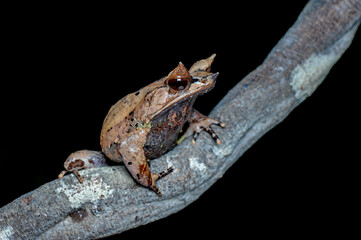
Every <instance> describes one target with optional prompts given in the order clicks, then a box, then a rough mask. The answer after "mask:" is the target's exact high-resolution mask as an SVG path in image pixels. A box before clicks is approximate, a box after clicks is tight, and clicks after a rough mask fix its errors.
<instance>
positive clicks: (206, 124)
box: [185, 117, 226, 145]
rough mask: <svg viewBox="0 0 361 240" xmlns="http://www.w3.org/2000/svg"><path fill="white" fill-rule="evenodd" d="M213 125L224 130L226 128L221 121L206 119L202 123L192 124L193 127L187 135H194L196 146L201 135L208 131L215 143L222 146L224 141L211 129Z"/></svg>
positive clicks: (195, 122)
mask: <svg viewBox="0 0 361 240" xmlns="http://www.w3.org/2000/svg"><path fill="white" fill-rule="evenodd" d="M213 124H214V125H218V126H220V127H222V128H224V127H226V124H225V123H223V122H221V121H218V120H216V119H213V118H209V117H205V118H203V119H202V120H201V121H194V122H192V123H191V126H190V127H189V129H188V131H187V133H186V134H185V135H191V134H193V139H192V144H195V143H196V140H197V138H198V136H199V134H200V133H201V132H202V131H206V132H207V133H208V134H209V135H211V137H212V138H213V139H214V141H215V142H216V143H217V144H218V145H221V144H222V141H221V140H220V139H219V137H218V136H217V134H216V133H215V132H214V130H213V129H212V127H211V125H213Z"/></svg>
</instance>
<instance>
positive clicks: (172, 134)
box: [100, 54, 225, 195]
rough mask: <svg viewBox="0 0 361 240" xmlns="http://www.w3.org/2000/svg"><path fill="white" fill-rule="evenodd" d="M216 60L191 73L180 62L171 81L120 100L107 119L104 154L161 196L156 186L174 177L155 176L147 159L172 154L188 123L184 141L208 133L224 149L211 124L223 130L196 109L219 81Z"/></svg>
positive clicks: (102, 139) (202, 62)
mask: <svg viewBox="0 0 361 240" xmlns="http://www.w3.org/2000/svg"><path fill="white" fill-rule="evenodd" d="M214 57H215V54H213V55H212V56H211V57H209V58H207V59H204V60H200V61H198V62H196V63H195V64H193V66H192V67H191V68H190V70H189V72H188V70H187V69H186V68H185V67H184V65H183V64H182V63H179V65H178V66H177V67H176V68H175V69H174V70H173V71H171V72H170V73H169V74H168V76H167V77H164V78H162V79H160V80H158V81H155V82H154V83H152V84H150V85H148V86H146V87H144V88H142V89H140V90H139V91H137V92H135V93H131V94H128V95H127V96H126V97H124V98H123V99H121V100H119V101H118V102H117V103H116V104H115V105H113V106H112V108H111V109H110V110H109V113H108V115H107V116H106V118H105V120H104V123H103V128H102V131H101V136H100V145H101V147H102V151H103V152H104V154H105V155H106V156H107V157H108V158H109V159H111V160H113V161H116V162H123V163H124V164H125V166H126V167H127V169H128V170H129V172H130V173H131V175H132V176H133V178H134V179H136V180H137V182H138V183H140V184H141V185H143V186H145V187H149V188H151V189H152V190H154V191H155V192H156V193H157V194H158V195H161V192H160V191H159V189H158V188H157V186H156V181H157V180H158V179H160V178H161V177H163V176H165V175H167V174H168V173H170V172H171V171H172V167H170V168H168V169H167V170H165V171H163V172H161V173H152V172H151V171H150V166H149V164H148V161H147V160H148V159H153V158H157V157H159V156H161V155H162V154H164V153H165V152H167V151H168V150H169V149H171V148H172V147H173V146H174V144H175V142H176V140H177V137H178V134H179V132H180V131H181V130H182V128H183V125H184V124H185V123H186V122H187V121H188V122H190V127H189V130H187V132H186V134H185V135H186V136H189V135H192V134H193V136H194V141H195V138H196V136H197V135H198V134H199V132H200V131H202V130H206V131H207V132H208V133H210V134H211V135H212V137H213V138H214V139H215V140H216V141H217V143H218V144H220V140H219V139H218V137H217V135H216V134H215V133H214V132H213V130H212V129H211V128H210V125H211V124H217V125H220V126H222V127H224V126H225V125H224V124H223V123H221V122H219V121H217V120H214V119H210V118H208V117H206V116H204V115H202V114H200V113H199V112H197V111H195V110H193V103H194V101H195V99H196V97H197V96H198V95H201V94H203V93H205V92H208V91H209V90H211V89H212V88H213V87H214V84H215V81H216V78H217V76H218V73H216V74H213V73H210V66H211V64H212V62H213V60H214ZM197 119H200V121H199V122H198V121H197ZM194 141H193V142H194Z"/></svg>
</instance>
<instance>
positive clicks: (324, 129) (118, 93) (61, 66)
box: [0, 1, 361, 239]
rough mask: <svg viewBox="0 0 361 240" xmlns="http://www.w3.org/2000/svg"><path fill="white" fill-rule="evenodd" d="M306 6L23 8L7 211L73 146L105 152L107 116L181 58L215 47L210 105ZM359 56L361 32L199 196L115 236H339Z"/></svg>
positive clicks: (13, 59) (6, 100)
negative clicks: (304, 95) (318, 81)
mask: <svg viewBox="0 0 361 240" xmlns="http://www.w3.org/2000/svg"><path fill="white" fill-rule="evenodd" d="M306 2H307V1H282V2H280V1H279V2H274V1H263V2H262V1H261V2H259V1H255V2H254V3H249V1H248V2H247V3H243V2H242V3H240V4H241V5H240V6H239V3H237V2H234V4H226V3H221V4H220V3H211V2H209V3H207V4H206V3H205V4H204V5H197V6H194V5H192V4H186V3H179V4H178V5H177V6H170V5H169V6H168V5H165V6H164V4H163V5H159V6H155V5H149V6H146V5H144V4H143V5H141V6H123V7H115V6H101V7H99V8H98V6H95V5H93V6H82V7H76V8H73V7H72V6H65V7H64V6H62V7H64V11H60V10H59V9H58V8H49V9H47V11H35V12H27V11H26V6H23V9H22V11H24V13H25V12H26V14H25V15H24V16H22V14H18V15H15V16H13V17H12V18H9V19H8V22H7V23H6V24H7V26H8V29H7V31H8V34H6V37H5V38H6V40H7V44H6V45H5V46H4V49H5V50H6V52H8V53H9V54H7V55H6V57H5V58H6V59H5V60H6V64H5V65H4V67H5V71H4V75H3V85H2V98H3V100H2V109H3V111H2V119H4V120H5V124H4V125H3V130H4V131H3V133H4V134H2V136H3V147H2V153H3V157H2V160H1V170H2V171H1V175H0V176H1V179H0V180H1V188H2V194H1V198H0V201H1V204H0V206H3V205H5V204H7V203H9V202H11V201H12V200H14V199H16V198H17V197H19V196H21V195H22V194H25V193H26V192H29V191H31V190H34V189H36V188H37V187H39V186H41V185H42V184H45V183H46V182H49V181H52V180H54V179H55V178H56V177H57V175H58V174H59V172H60V171H61V170H62V168H63V162H64V160H65V159H66V157H67V156H68V155H69V154H70V153H71V152H74V151H76V150H80V149H93V150H100V147H99V133H100V130H101V125H102V121H103V119H104V117H105V115H106V114H107V112H108V110H109V108H110V106H111V105H112V104H114V103H115V102H116V101H117V100H119V99H120V98H122V97H123V96H125V95H126V94H127V93H130V92H133V91H136V90H138V89H139V88H141V87H143V86H145V85H147V84H149V83H151V82H152V81H154V80H157V79H159V78H161V77H163V76H165V75H166V74H168V72H169V71H171V70H172V69H173V68H174V67H176V66H177V64H178V62H179V61H182V62H183V63H184V64H185V66H187V67H188V68H189V67H190V66H191V65H192V64H193V63H194V62H195V61H197V60H199V59H202V58H206V57H208V56H210V55H211V54H212V53H216V54H217V57H216V60H215V62H214V65H213V66H212V70H213V72H220V75H219V78H218V81H217V84H216V87H215V88H214V89H213V90H212V91H211V92H209V93H208V94H206V95H204V96H202V97H200V98H198V100H197V102H196V104H195V108H197V109H198V110H199V111H201V112H202V113H205V114H207V113H209V111H211V109H212V108H213V107H214V106H215V105H216V103H217V102H218V101H219V100H221V98H222V96H224V95H225V94H226V93H227V92H228V91H229V90H230V89H231V88H232V87H233V86H234V85H235V84H236V83H237V82H238V81H240V80H241V79H242V78H244V77H245V76H246V75H247V74H248V73H249V72H251V71H253V70H254V69H255V68H256V67H257V66H258V65H260V64H261V63H262V61H263V60H264V58H265V57H266V56H267V54H268V53H269V52H270V51H271V49H272V48H273V47H274V46H275V44H276V43H277V42H278V40H279V39H280V38H281V37H282V36H283V35H284V34H285V33H286V31H287V29H288V28H289V27H290V26H292V24H293V23H294V22H295V20H296V19H297V16H298V15H299V13H300V12H301V11H302V9H303V7H304V6H305V4H306ZM32 7H34V6H32ZM60 7H61V6H59V8H60ZM140 7H141V9H139V8H140ZM35 8H36V7H35ZM359 56H360V33H358V34H357V35H356V37H355V39H354V42H353V44H352V45H351V47H350V48H349V49H348V50H347V51H346V53H345V54H344V55H343V57H342V58H341V59H340V60H339V61H338V62H337V63H336V65H335V66H334V67H333V69H332V70H331V72H330V74H329V75H328V77H327V78H326V79H325V81H324V83H322V85H321V86H320V87H319V88H318V89H317V90H316V91H315V93H314V94H313V95H312V96H311V97H310V98H308V99H307V100H305V101H304V103H302V104H301V105H300V106H299V107H297V108H296V109H295V110H294V111H293V112H292V113H291V114H290V115H289V117H288V118H286V120H284V121H283V122H282V123H281V124H279V125H278V126H277V127H275V128H274V129H273V130H271V131H270V132H269V133H267V134H266V135H265V136H264V137H263V138H262V139H261V140H259V141H258V142H257V143H256V144H255V145H254V146H253V147H252V148H251V149H249V150H248V151H247V152H246V153H245V154H244V155H243V156H242V157H241V158H240V159H239V160H238V161H237V162H236V163H235V164H234V165H233V166H232V167H231V168H230V169H229V170H228V171H227V172H226V174H225V175H224V176H223V178H221V179H220V180H218V182H216V183H215V184H214V186H212V187H211V188H210V189H209V190H208V191H207V192H206V193H205V194H203V195H202V196H201V197H200V199H199V200H197V201H196V202H194V203H192V204H191V205H190V206H188V207H187V208H186V209H184V210H182V211H181V212H179V213H177V214H173V215H171V216H169V217H167V218H165V219H162V220H159V221H157V222H154V223H151V224H148V225H146V226H142V227H138V228H136V229H132V230H129V231H127V232H124V233H122V234H121V235H120V236H113V237H111V238H109V239H117V238H120V237H121V238H122V239H130V238H133V237H134V236H137V237H143V236H145V237H150V238H151V239H152V236H153V237H154V238H156V237H157V238H161V237H170V236H177V237H189V236H191V235H193V236H203V237H205V238H206V237H210V236H214V234H222V235H223V236H225V237H232V236H239V235H241V236H242V235H245V234H251V235H252V236H261V235H264V234H265V235H267V236H298V235H303V236H308V235H309V234H311V232H312V231H316V234H319V235H321V234H323V233H324V232H329V233H335V232H342V231H343V230H342V231H341V228H340V225H342V223H343V222H344V219H347V217H346V215H345V214H347V213H350V212H351V213H352V211H353V208H352V204H351V203H352V201H353V200H354V194H355V192H357V191H359V188H356V189H355V188H354V187H353V186H354V185H353V184H354V182H355V178H356V176H355V175H354V171H353V170H354V169H355V166H354V165H355V162H356V160H357V159H359V156H358V155H357V153H358V149H359V146H358V145H359V143H360V141H359V133H360V132H359V128H358V124H359V123H360V121H359V120H360V117H359V113H358V112H359V107H357V106H359V88H358V87H357V86H356V83H357V82H359V81H360V79H361V78H360V60H359ZM357 59H358V60H357ZM4 153H5V154H4ZM336 226H338V227H336ZM352 227H353V225H352V222H350V224H349V228H352Z"/></svg>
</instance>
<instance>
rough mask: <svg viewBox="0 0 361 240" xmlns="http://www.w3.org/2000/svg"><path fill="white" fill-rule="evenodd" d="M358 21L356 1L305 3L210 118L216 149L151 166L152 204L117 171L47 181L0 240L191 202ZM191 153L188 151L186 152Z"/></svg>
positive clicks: (19, 206)
mask: <svg viewBox="0 0 361 240" xmlns="http://www.w3.org/2000/svg"><path fill="white" fill-rule="evenodd" d="M360 21H361V2H360V1H357V0H340V1H317V0H315V1H310V2H309V3H308V5H307V6H306V8H305V9H304V10H303V12H302V13H301V15H300V17H299V18H298V20H297V21H296V23H295V24H294V26H293V27H292V28H290V30H289V31H288V32H287V33H286V35H285V36H284V37H283V38H282V39H281V40H280V42H279V43H278V44H277V45H276V46H275V48H274V49H273V50H272V52H271V53H270V54H269V55H268V57H267V58H266V59H265V61H264V62H263V64H262V65H261V66H259V67H258V68H257V69H256V70H255V71H253V72H251V73H250V74H249V75H248V76H247V77H245V78H244V79H243V80H242V81H241V82H239V83H238V84H237V85H236V86H235V87H234V88H233V89H232V90H231V91H230V92H229V93H228V94H227V95H226V96H225V97H224V98H223V99H222V101H221V102H220V103H219V104H218V105H217V106H216V107H215V109H214V110H213V111H212V113H211V116H214V117H217V118H219V119H220V120H221V121H223V122H226V123H227V127H226V128H225V129H216V131H217V134H218V136H219V137H220V138H221V139H222V142H223V144H222V145H221V146H217V145H216V144H208V143H209V141H212V139H210V138H209V137H208V136H207V135H206V134H201V136H200V137H199V138H198V140H197V144H196V145H195V146H191V141H190V140H189V139H188V140H186V141H184V142H183V143H182V144H181V145H179V146H178V147H176V148H175V149H174V150H172V151H171V152H169V153H168V154H166V155H164V156H162V157H160V158H159V159H156V160H153V161H152V170H153V171H155V172H157V171H160V170H162V169H166V168H167V167H169V166H173V167H174V169H175V171H174V172H173V173H172V174H170V175H169V176H167V177H165V178H164V179H162V180H160V181H159V182H158V185H159V188H160V189H161V190H162V193H163V196H162V197H159V196H157V195H156V194H154V192H152V191H150V190H149V189H147V188H144V187H141V186H139V185H137V184H136V183H135V181H134V180H133V179H131V177H130V175H129V174H128V172H127V171H126V169H125V168H124V167H123V166H115V167H104V168H98V169H89V170H85V171H82V175H83V176H85V177H86V180H85V181H84V183H83V184H79V183H78V182H77V179H76V178H75V177H74V176H73V175H68V176H65V177H64V178H63V179H62V180H58V179H57V180H54V181H52V182H49V183H47V184H45V185H43V186H41V187H39V188H38V189H36V190H34V191H32V192H29V193H27V194H25V195H23V196H21V197H19V198H18V199H16V200H14V201H13V202H11V203H9V204H8V205H6V206H4V207H3V208H1V210H0V239H34V238H37V239H58V238H61V239H74V238H81V239H93V238H100V237H105V236H109V235H112V234H116V233H120V232H123V231H125V230H127V229H131V228H135V227H137V226H139V225H143V224H147V223H149V222H152V221H155V220H157V219H160V218H164V217H166V216H168V215H170V214H172V213H175V212H177V211H179V210H181V209H183V208H184V207H186V206H187V205H188V204H190V203H191V202H193V201H194V200H196V199H197V198H198V197H199V196H200V195H201V194H202V193H203V192H205V191H206V190H207V189H208V188H209V187H210V186H211V185H212V184H213V183H214V182H215V181H216V180H217V179H219V178H220V177H221V176H222V175H223V174H224V173H225V171H226V170H227V169H228V168H229V167H230V166H231V165H232V164H233V163H234V162H235V161H236V160H237V159H238V158H239V157H240V156H241V155H242V154H243V153H244V152H245V151H246V150H247V149H248V148H249V147H250V146H252V144H253V143H255V142H256V141H257V140H258V139H259V138H260V137H261V136H262V135H263V134H265V133H266V132H267V131H268V130H270V129H271V128H272V127H274V126H275V125H276V124H278V123H279V122H281V121H282V120H283V119H284V118H285V117H286V116H287V115H288V114H289V113H290V112H291V111H292V110H293V109H294V108H295V107H296V106H297V105H298V104H300V103H301V102H302V101H303V100H304V99H305V98H306V97H308V96H310V95H311V94H312V93H313V91H314V90H315V89H316V88H317V86H318V85H319V84H320V83H321V82H322V81H323V79H324V78H325V77H326V75H327V74H328V72H329V70H330V69H331V67H332V66H333V65H334V64H335V63H336V61H337V60H338V59H339V58H340V57H341V55H342V54H343V52H344V51H345V50H346V49H347V48H348V46H349V45H350V44H351V41H352V39H353V36H354V34H355V32H356V30H357V28H358V26H359V24H360ZM191 148H192V150H191V151H190V150H189V149H191Z"/></svg>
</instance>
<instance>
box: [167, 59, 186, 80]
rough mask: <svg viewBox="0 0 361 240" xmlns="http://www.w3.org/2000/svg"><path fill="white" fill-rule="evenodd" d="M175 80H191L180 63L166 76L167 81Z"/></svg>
mask: <svg viewBox="0 0 361 240" xmlns="http://www.w3.org/2000/svg"><path fill="white" fill-rule="evenodd" d="M177 78H183V79H191V78H192V77H191V75H190V74H189V72H188V70H187V68H186V67H185V66H184V65H183V63H182V62H179V64H178V66H177V67H176V68H175V69H173V71H171V72H170V73H169V74H168V77H167V80H168V79H177Z"/></svg>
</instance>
